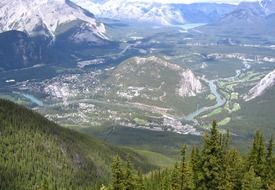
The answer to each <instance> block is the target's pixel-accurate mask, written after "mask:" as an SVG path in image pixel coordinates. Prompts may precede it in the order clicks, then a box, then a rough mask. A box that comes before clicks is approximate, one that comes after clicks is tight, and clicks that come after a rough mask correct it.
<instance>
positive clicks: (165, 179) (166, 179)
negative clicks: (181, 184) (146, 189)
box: [160, 169, 171, 190]
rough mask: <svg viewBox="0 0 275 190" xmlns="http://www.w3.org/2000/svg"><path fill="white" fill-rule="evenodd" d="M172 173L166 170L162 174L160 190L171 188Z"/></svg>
mask: <svg viewBox="0 0 275 190" xmlns="http://www.w3.org/2000/svg"><path fill="white" fill-rule="evenodd" d="M170 175H171V174H170V171H169V170H168V169H165V170H164V171H163V172H162V176H161V183H160V189H161V190H168V189H169V188H170V186H171V181H170V177H171V176H170Z"/></svg>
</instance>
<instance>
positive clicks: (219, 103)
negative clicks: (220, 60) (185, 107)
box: [184, 79, 226, 121]
mask: <svg viewBox="0 0 275 190" xmlns="http://www.w3.org/2000/svg"><path fill="white" fill-rule="evenodd" d="M202 80H204V81H205V82H207V83H208V85H209V88H210V91H211V93H212V94H213V95H214V96H215V97H216V104H215V105H213V106H209V107H203V108H200V109H198V110H196V111H194V112H192V113H190V114H189V115H187V116H185V117H184V120H186V121H194V120H195V118H196V117H197V116H199V115H200V114H202V113H204V112H206V111H210V110H214V109H216V108H218V107H220V106H222V105H224V104H225V103H226V100H225V99H223V98H222V96H221V95H220V94H219V92H218V90H217V86H216V84H215V80H211V81H208V80H206V79H202Z"/></svg>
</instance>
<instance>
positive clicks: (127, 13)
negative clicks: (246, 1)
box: [74, 0, 235, 25]
mask: <svg viewBox="0 0 275 190" xmlns="http://www.w3.org/2000/svg"><path fill="white" fill-rule="evenodd" d="M74 2H75V3H76V4H78V5H80V6H82V7H83V8H86V9H87V10H89V11H91V12H93V13H95V14H96V16H97V17H105V18H115V19H119V20H123V21H127V22H131V21H136V22H141V23H147V24H148V23H153V24H156V25H177V24H185V23H194V22H196V23H208V22H213V21H216V20H218V19H219V18H221V17H222V16H224V15H225V14H227V13H229V12H230V11H232V10H233V8H234V7H235V6H234V5H227V4H215V3H197V4H190V5H189V4H160V3H151V2H138V1H125V0H124V1H123V0H109V1H103V2H100V3H99V2H95V1H88V0H74Z"/></svg>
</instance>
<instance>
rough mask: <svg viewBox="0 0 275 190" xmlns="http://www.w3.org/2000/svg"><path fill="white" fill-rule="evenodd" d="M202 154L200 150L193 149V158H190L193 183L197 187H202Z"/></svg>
mask: <svg viewBox="0 0 275 190" xmlns="http://www.w3.org/2000/svg"><path fill="white" fill-rule="evenodd" d="M199 154H200V152H199V150H198V148H196V147H193V148H192V151H191V158H190V169H191V172H192V178H193V180H192V183H193V184H194V186H195V187H199V186H200V181H201V180H200V179H201V178H200V174H201V173H200V163H201V162H200V158H201V157H200V155H199Z"/></svg>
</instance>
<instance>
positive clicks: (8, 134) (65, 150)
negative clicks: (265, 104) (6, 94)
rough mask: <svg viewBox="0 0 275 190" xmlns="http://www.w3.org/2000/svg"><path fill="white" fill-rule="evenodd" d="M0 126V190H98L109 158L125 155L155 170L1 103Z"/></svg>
mask: <svg viewBox="0 0 275 190" xmlns="http://www.w3.org/2000/svg"><path fill="white" fill-rule="evenodd" d="M0 126H1V128H0V137H1V138H0V152H1V156H0V179H1V183H0V189H5V190H10V189H18V190H27V189H99V186H101V184H102V183H106V182H107V181H109V179H110V175H111V174H110V163H111V162H112V159H113V156H115V155H120V157H121V158H123V159H125V158H126V157H127V155H129V158H130V160H131V161H132V162H133V165H134V166H135V167H136V168H139V169H140V170H142V171H149V170H151V169H154V168H157V167H158V166H157V165H156V164H155V163H153V161H150V160H149V159H148V157H146V156H143V155H142V154H139V153H136V152H135V151H134V150H133V149H127V148H118V147H114V146H111V145H108V144H105V143H102V142H99V141H97V140H94V139H92V138H90V137H86V136H84V135H81V134H79V133H77V132H74V131H71V130H68V129H65V128H62V127H60V126H58V125H56V124H55V123H53V122H51V121H49V120H47V119H45V118H43V117H42V116H40V115H39V114H37V113H35V112H33V111H31V110H28V109H26V108H24V107H22V106H18V105H16V104H14V103H12V102H9V101H6V100H2V99H0ZM150 155H152V157H158V158H160V160H162V158H163V156H160V155H158V154H154V153H153V154H152V153H150ZM162 161H163V162H167V160H162ZM156 163H157V162H156ZM93 187H94V188H93Z"/></svg>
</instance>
